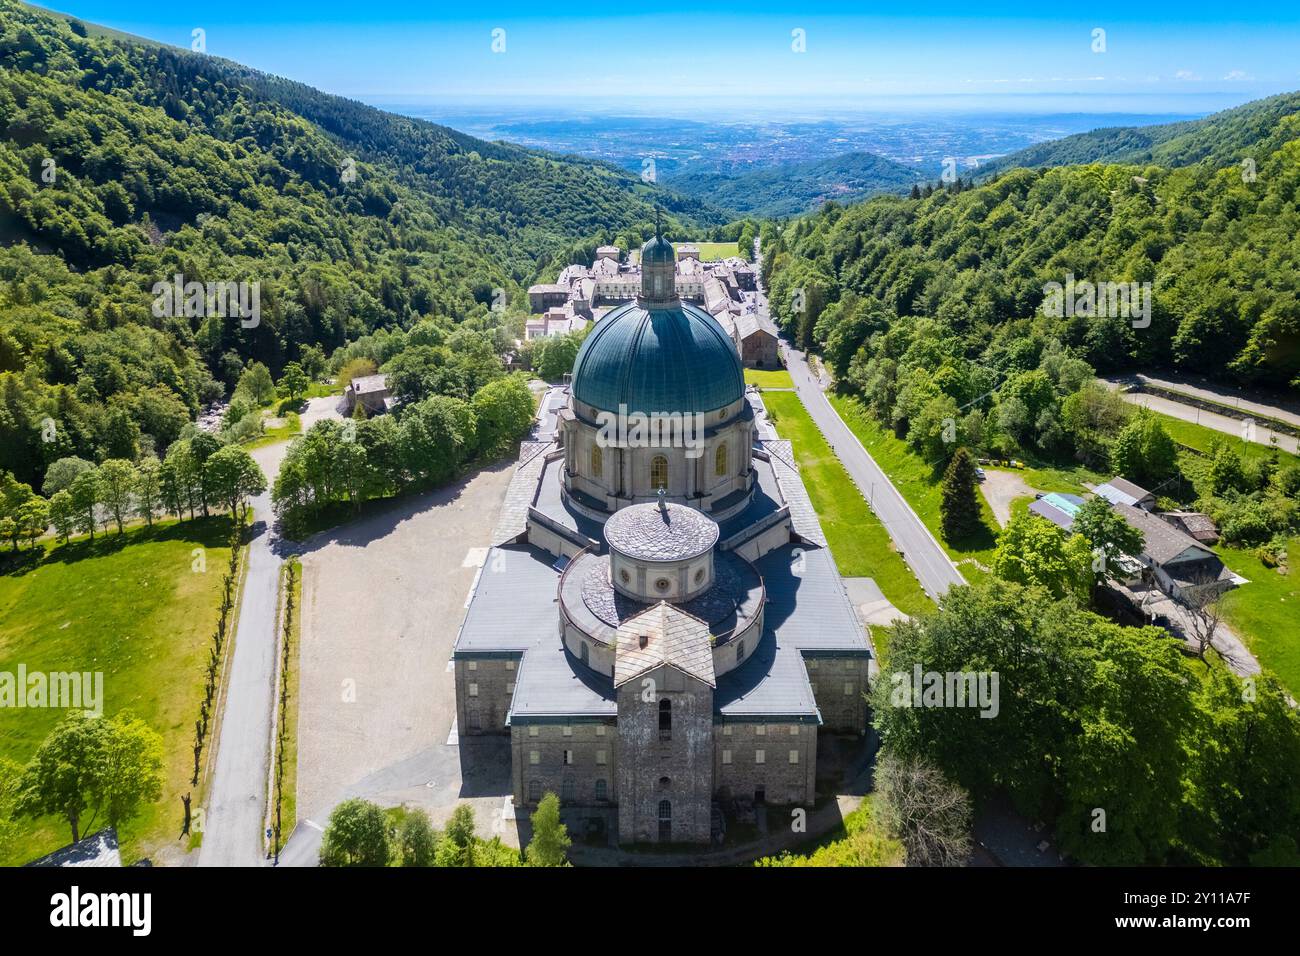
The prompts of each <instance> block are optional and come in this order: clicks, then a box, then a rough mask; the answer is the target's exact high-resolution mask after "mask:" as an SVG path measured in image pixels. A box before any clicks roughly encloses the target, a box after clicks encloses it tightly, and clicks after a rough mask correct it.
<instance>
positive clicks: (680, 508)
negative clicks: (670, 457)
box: [605, 502, 718, 561]
mask: <svg viewBox="0 0 1300 956" xmlns="http://www.w3.org/2000/svg"><path fill="white" fill-rule="evenodd" d="M605 540H606V541H607V542H608V543H609V546H610V547H611V548H613V549H614V550H615V551H618V552H619V553H620V554H625V555H627V556H628V557H629V558H637V559H640V560H643V561H681V560H685V559H687V558H694V557H696V556H697V555H701V554H703V553H704V552H705V551H708V550H709V549H710V548H711V547H713V546H714V545H715V544H716V543H717V541H718V525H717V522H715V521H714V520H713V519H712V518H709V517H707V516H705V515H703V514H701V513H700V512H698V511H696V510H695V509H694V508H688V507H686V506H685V505H679V504H672V503H670V502H664V503H663V505H662V506H660V505H658V504H643V505H632V506H630V507H627V508H623V509H621V510H619V511H616V512H615V513H614V514H612V515H610V517H609V520H607V521H606V522H605Z"/></svg>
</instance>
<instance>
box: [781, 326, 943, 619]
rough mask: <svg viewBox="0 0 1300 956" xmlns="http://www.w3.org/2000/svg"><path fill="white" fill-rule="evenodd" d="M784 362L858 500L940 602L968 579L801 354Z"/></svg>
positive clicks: (788, 353) (791, 352)
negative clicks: (859, 494) (854, 487)
mask: <svg viewBox="0 0 1300 956" xmlns="http://www.w3.org/2000/svg"><path fill="white" fill-rule="evenodd" d="M785 356H786V366H787V368H789V370H790V377H791V378H793V379H794V387H795V391H796V392H798V393H799V398H800V400H801V401H802V402H803V404H804V407H805V408H807V409H808V414H809V415H811V416H812V419H813V421H814V422H816V423H817V427H818V428H820V429H821V432H822V434H823V435H825V436H826V440H827V441H828V442H830V444H831V447H832V448H833V449H834V450H835V454H836V456H837V457H838V458H839V459H840V461H841V462H842V463H843V465H844V468H845V470H846V471H848V473H849V477H851V478H852V479H853V482H854V484H856V485H857V486H858V490H859V491H861V492H862V496H863V497H864V498H866V499H867V500H868V501H869V502H870V503H871V510H872V511H874V512H875V514H876V517H877V518H879V519H880V522H881V524H883V525H884V526H885V530H886V531H888V532H889V537H890V538H891V539H892V540H893V542H894V545H895V547H897V548H898V550H899V551H900V552H901V553H902V555H903V559H904V560H905V561H906V562H907V564H908V566H909V567H910V568H911V569H912V572H913V573H914V574H915V575H916V577H917V580H919V581H920V582H921V587H923V588H924V589H925V592H926V593H927V594H928V595H930V597H932V598H934V599H935V600H938V599H939V598H940V597H942V596H943V595H944V594H946V593H947V591H948V588H950V587H952V586H953V585H955V584H965V583H966V579H965V578H963V577H962V576H961V572H960V571H958V570H957V566H956V565H955V564H953V563H952V560H951V559H950V558H949V557H948V554H947V552H945V551H944V550H943V548H942V547H940V545H939V542H938V541H936V540H935V538H934V535H932V534H931V533H930V529H929V528H927V527H926V526H925V525H924V524H923V523H922V522H921V519H920V518H919V517H917V514H916V512H915V511H913V510H912V506H911V505H909V504H908V503H907V501H906V500H905V499H904V498H903V496H902V494H900V493H899V491H898V489H897V488H895V487H894V486H893V484H892V483H891V482H890V480H889V479H888V478H887V477H886V476H885V473H884V472H883V471H882V470H881V468H880V466H879V465H877V464H876V462H875V459H873V458H872V457H871V455H869V454H868V453H867V450H866V449H865V448H864V447H862V442H860V441H858V438H857V436H856V435H854V434H853V432H852V431H851V430H850V429H849V426H848V425H846V424H844V420H843V419H842V418H840V416H839V413H838V412H837V411H835V408H834V407H833V406H832V405H831V403H830V402H829V401H827V399H826V395H825V394H824V393H823V391H822V387H821V384H820V383H819V382H818V381H817V379H816V377H815V376H814V375H813V373H812V371H811V370H810V369H809V368H808V363H807V361H806V360H805V358H804V355H803V353H802V352H800V351H799V350H797V349H794V348H790V347H789V346H788V345H787V347H786V349H785Z"/></svg>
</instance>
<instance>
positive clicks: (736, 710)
mask: <svg viewBox="0 0 1300 956" xmlns="http://www.w3.org/2000/svg"><path fill="white" fill-rule="evenodd" d="M757 566H758V571H759V573H760V574H761V575H762V576H763V583H764V585H765V587H766V588H767V599H768V603H767V613H766V616H765V618H764V632H763V639H762V640H761V641H760V642H759V646H758V647H757V648H755V649H754V650H753V652H752V653H751V654H750V657H749V659H748V660H746V661H745V663H744V664H742V665H740V666H739V667H737V668H736V669H735V670H732V671H728V672H727V673H726V674H724V675H722V677H721V678H719V679H718V688H717V692H716V693H715V694H714V696H713V702H714V708H715V709H716V710H717V711H718V712H719V713H720V714H721V715H722V716H723V717H724V718H726V717H753V716H762V715H770V716H791V717H806V718H810V719H812V718H816V717H818V712H817V705H816V702H815V700H814V698H813V693H812V686H811V685H810V684H809V681H808V675H807V672H806V669H805V666H804V658H805V657H808V656H815V655H817V654H818V653H834V654H837V655H841V656H843V655H854V656H861V657H862V658H864V659H866V658H869V656H870V645H869V644H868V643H867V636H866V632H865V631H864V630H863V629H862V624H861V622H860V621H859V620H858V617H857V614H856V613H855V612H854V610H853V605H852V603H851V602H850V601H849V596H848V592H847V591H846V590H845V588H844V583H843V581H842V580H841V579H840V575H839V570H838V568H836V566H835V561H834V559H833V558H832V556H831V553H830V551H829V550H827V549H825V548H816V547H794V546H790V547H786V548H779V549H777V550H776V551H773V552H771V553H770V554H767V555H765V556H764V557H762V558H761V559H759V561H758V562H757ZM863 666H864V667H865V666H866V664H865V662H864V664H863Z"/></svg>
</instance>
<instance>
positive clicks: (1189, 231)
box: [765, 115, 1300, 386]
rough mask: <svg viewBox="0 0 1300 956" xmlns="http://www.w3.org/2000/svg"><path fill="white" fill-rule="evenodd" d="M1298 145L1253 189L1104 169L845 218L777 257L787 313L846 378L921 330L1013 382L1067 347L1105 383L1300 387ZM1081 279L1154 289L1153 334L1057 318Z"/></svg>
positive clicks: (809, 225) (937, 344)
mask: <svg viewBox="0 0 1300 956" xmlns="http://www.w3.org/2000/svg"><path fill="white" fill-rule="evenodd" d="M1298 135H1300V116H1296V115H1288V116H1285V117H1283V118H1281V119H1280V120H1279V121H1278V122H1277V126H1276V128H1275V129H1274V130H1272V131H1271V132H1269V133H1268V135H1267V137H1266V139H1267V141H1269V142H1274V143H1278V144H1279V145H1278V146H1277V148H1276V149H1275V150H1274V152H1272V153H1269V154H1266V153H1263V152H1260V153H1259V155H1258V158H1257V161H1256V162H1257V165H1256V175H1255V176H1254V177H1246V176H1243V170H1241V169H1240V168H1239V167H1237V166H1236V165H1232V166H1228V167H1225V168H1220V169H1216V168H1214V167H1213V165H1212V164H1209V163H1203V164H1198V165H1195V166H1191V167H1186V168H1181V169H1167V168H1162V167H1159V166H1155V165H1149V166H1142V167H1138V166H1119V165H1113V166H1101V165H1089V166H1076V167H1065V168H1060V169H1051V170H1045V171H1044V170H1016V171H1013V172H1010V173H1007V174H1006V175H1004V176H1002V177H1001V178H999V179H997V180H996V181H995V182H992V183H989V184H987V185H983V186H979V187H976V188H974V189H970V188H966V189H962V188H960V184H957V187H956V188H953V189H941V190H938V191H936V192H934V193H933V195H931V196H928V197H925V198H920V199H903V198H894V197H878V198H875V199H872V200H869V201H867V202H865V203H863V204H861V205H858V206H853V207H850V208H847V209H846V208H843V207H840V206H838V205H831V206H828V207H826V208H825V209H823V210H822V211H821V212H820V213H818V214H817V215H815V216H811V217H809V218H807V219H806V220H801V221H799V222H797V223H795V224H794V225H792V226H791V227H789V228H788V229H787V230H786V231H785V232H784V234H782V235H781V237H780V238H779V239H776V240H774V241H772V242H771V243H769V261H768V262H767V263H765V268H766V270H767V272H768V274H769V276H770V277H771V280H772V281H771V287H772V290H773V312H774V314H775V315H777V316H778V317H779V318H781V320H782V321H783V322H785V323H786V324H787V326H798V334H799V336H800V338H801V339H802V340H803V341H804V342H805V343H816V344H825V345H826V346H827V348H828V349H829V350H831V351H833V352H834V353H835V356H836V357H837V361H840V362H841V363H842V364H843V367H844V368H845V369H846V370H847V369H848V367H849V365H850V363H851V362H852V360H853V358H854V357H855V355H856V353H857V352H858V351H859V349H862V348H863V347H864V346H865V345H866V343H867V340H868V338H869V336H871V335H872V334H873V333H876V332H885V331H886V330H889V329H891V328H893V327H894V326H895V325H896V324H897V322H898V320H899V319H900V317H915V319H916V320H917V321H919V320H925V323H926V326H927V328H930V329H932V334H927V336H926V341H927V343H928V344H927V348H929V349H931V350H933V351H934V352H935V353H936V355H946V356H950V357H952V358H953V359H954V360H959V359H960V360H978V361H982V362H984V363H986V364H987V365H989V366H991V367H992V368H994V369H995V370H999V371H1006V370H1008V369H1012V368H1014V367H1016V366H1018V365H1020V364H1021V362H1022V360H1023V359H1024V358H1025V357H1026V356H1028V355H1029V354H1030V353H1033V354H1035V355H1036V354H1037V352H1038V351H1040V350H1041V348H1042V347H1043V343H1044V342H1046V341H1048V340H1055V341H1058V342H1059V343H1060V345H1061V346H1063V347H1065V348H1067V349H1069V350H1071V351H1072V352H1073V353H1074V354H1076V355H1078V356H1079V357H1080V358H1082V359H1085V360H1086V361H1087V362H1089V363H1091V365H1092V366H1094V367H1095V368H1096V369H1098V370H1104V371H1114V370H1119V369H1125V368H1137V367H1140V368H1155V367H1172V368H1178V369H1182V370H1186V371H1192V372H1199V373H1204V374H1206V375H1211V376H1215V377H1218V378H1222V379H1230V380H1235V381H1242V382H1258V383H1263V384H1267V385H1271V386H1286V385H1288V384H1291V385H1295V384H1297V381H1296V380H1297V376H1298V375H1300V301H1298V300H1297V292H1298V291H1300V268H1298V266H1300V238H1298V233H1300V210H1297V201H1298V197H1297V186H1298V185H1300V142H1296V137H1297V136H1298ZM1248 180H1249V181H1248ZM1071 274H1072V275H1073V276H1074V277H1076V279H1078V280H1087V281H1090V282H1094V283H1096V282H1138V283H1143V282H1149V283H1151V291H1152V297H1151V301H1152V308H1151V320H1150V325H1149V326H1147V327H1141V322H1138V323H1135V322H1133V321H1131V320H1130V319H1128V318H1124V317H1109V318H1106V317H1100V316H1089V315H1083V314H1078V313H1076V314H1074V315H1072V316H1070V315H1066V316H1063V317H1061V318H1049V317H1047V316H1045V315H1044V314H1043V310H1042V309H1041V306H1042V304H1043V301H1044V297H1045V288H1044V287H1045V285H1046V284H1047V283H1050V282H1057V283H1065V282H1066V281H1067V277H1068V276H1069V275H1071ZM796 289H799V290H803V292H804V297H803V298H804V301H805V303H806V305H807V309H805V310H804V311H803V312H801V313H796V311H795V310H794V308H793V301H792V300H793V299H794V292H795V290H796ZM913 324H914V323H913ZM900 334H901V333H900ZM864 361H865V359H864Z"/></svg>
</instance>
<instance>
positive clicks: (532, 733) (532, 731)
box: [528, 724, 542, 737]
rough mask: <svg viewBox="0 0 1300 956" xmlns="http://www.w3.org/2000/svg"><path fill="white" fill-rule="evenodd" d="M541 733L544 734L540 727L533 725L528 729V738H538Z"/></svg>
mask: <svg viewBox="0 0 1300 956" xmlns="http://www.w3.org/2000/svg"><path fill="white" fill-rule="evenodd" d="M541 732H542V729H541V728H540V727H538V726H537V725H536V724H533V725H532V726H531V727H529V728H528V736H529V737H536V736H537V735H538V734H540V733H541Z"/></svg>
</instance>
